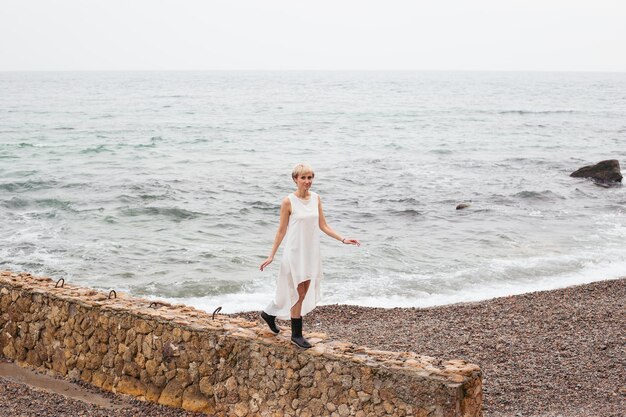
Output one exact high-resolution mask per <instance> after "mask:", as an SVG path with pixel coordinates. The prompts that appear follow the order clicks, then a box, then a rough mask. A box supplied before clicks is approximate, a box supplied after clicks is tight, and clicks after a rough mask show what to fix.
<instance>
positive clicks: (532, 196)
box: [513, 190, 565, 201]
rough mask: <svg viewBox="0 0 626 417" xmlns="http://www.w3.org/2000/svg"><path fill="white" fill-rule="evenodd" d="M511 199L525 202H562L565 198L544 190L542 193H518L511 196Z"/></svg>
mask: <svg viewBox="0 0 626 417" xmlns="http://www.w3.org/2000/svg"><path fill="white" fill-rule="evenodd" d="M513 197H517V198H523V199H527V200H540V201H549V200H555V199H559V200H564V199H565V197H563V196H562V195H559V194H557V193H555V192H554V191H550V190H544V191H520V192H518V193H515V194H513Z"/></svg>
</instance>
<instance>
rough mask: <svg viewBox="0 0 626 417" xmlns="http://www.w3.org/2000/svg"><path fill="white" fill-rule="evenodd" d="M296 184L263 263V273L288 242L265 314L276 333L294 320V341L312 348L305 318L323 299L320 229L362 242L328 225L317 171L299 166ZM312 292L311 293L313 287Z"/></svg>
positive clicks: (295, 171)
mask: <svg viewBox="0 0 626 417" xmlns="http://www.w3.org/2000/svg"><path fill="white" fill-rule="evenodd" d="M291 177H292V178H293V181H294V182H295V183H296V187H297V189H296V191H295V192H294V193H292V194H289V195H288V196H287V197H285V198H284V199H283V201H282V203H281V205H280V224H279V226H278V231H277V232H276V237H275V238H274V246H272V251H271V254H270V256H268V258H267V259H266V260H265V261H263V263H262V264H261V271H263V270H264V269H265V267H267V266H268V265H269V264H271V263H272V261H273V260H274V255H276V251H277V250H278V247H279V246H280V244H281V242H282V241H283V238H284V237H285V236H287V243H286V246H285V250H284V252H283V259H282V262H281V264H280V271H279V272H278V279H277V285H276V297H275V299H274V301H272V302H271V303H270V305H269V306H267V308H266V309H265V310H264V311H263V312H261V318H262V319H263V320H265V322H266V323H267V325H268V326H269V328H270V330H271V331H272V332H274V333H276V334H278V333H279V332H280V329H279V328H278V326H277V325H276V318H279V319H283V320H287V318H291V341H292V342H293V343H294V344H295V345H297V346H299V347H301V348H303V349H308V348H310V347H311V344H310V343H309V342H308V341H307V340H306V339H305V338H304V337H303V336H302V315H303V314H306V313H308V312H310V311H311V310H313V309H314V308H315V305H316V304H317V302H318V301H319V299H320V286H319V282H320V279H321V278H322V262H321V258H320V238H319V230H322V231H323V232H324V233H326V234H327V235H328V236H330V237H332V238H334V239H337V240H338V241H340V242H341V243H343V244H346V245H357V246H360V245H361V243H360V242H359V241H358V240H356V239H347V238H343V237H341V235H340V234H339V233H337V232H335V231H334V230H333V229H332V228H331V227H330V226H329V225H328V223H326V219H325V218H324V212H323V211H322V200H321V199H320V198H319V196H318V195H317V194H316V193H314V192H312V191H311V190H310V189H311V185H312V184H313V178H314V177H315V174H314V173H313V168H311V167H310V166H309V165H308V164H298V165H296V166H295V167H294V169H293V172H292V173H291ZM310 287H313V288H312V291H309V288H310Z"/></svg>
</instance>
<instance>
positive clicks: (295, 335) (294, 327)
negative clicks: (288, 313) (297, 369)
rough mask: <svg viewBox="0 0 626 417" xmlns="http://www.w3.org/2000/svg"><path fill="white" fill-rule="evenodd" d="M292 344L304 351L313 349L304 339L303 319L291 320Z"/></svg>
mask: <svg viewBox="0 0 626 417" xmlns="http://www.w3.org/2000/svg"><path fill="white" fill-rule="evenodd" d="M291 342H292V343H293V344H294V345H296V346H298V347H301V348H302V349H308V348H310V347H312V346H311V344H310V343H309V342H308V340H306V339H305V338H304V337H302V317H300V318H299V319H294V318H292V319H291Z"/></svg>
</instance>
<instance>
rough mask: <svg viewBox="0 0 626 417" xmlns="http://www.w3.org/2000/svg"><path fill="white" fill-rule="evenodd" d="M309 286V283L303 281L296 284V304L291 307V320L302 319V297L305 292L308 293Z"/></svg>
mask: <svg viewBox="0 0 626 417" xmlns="http://www.w3.org/2000/svg"><path fill="white" fill-rule="evenodd" d="M310 285H311V281H310V280H309V281H304V282H301V283H300V284H298V288H297V290H298V302H297V303H295V304H294V305H293V307H291V318H292V319H299V318H300V317H302V302H303V301H304V297H305V296H306V293H307V291H309V286H310Z"/></svg>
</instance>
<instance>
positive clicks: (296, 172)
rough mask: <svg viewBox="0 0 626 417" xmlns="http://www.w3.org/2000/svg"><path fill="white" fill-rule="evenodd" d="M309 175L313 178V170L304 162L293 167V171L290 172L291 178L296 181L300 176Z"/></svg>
mask: <svg viewBox="0 0 626 417" xmlns="http://www.w3.org/2000/svg"><path fill="white" fill-rule="evenodd" d="M309 172H310V173H311V175H313V177H315V172H313V168H312V167H311V165H309V164H307V163H306V162H302V163H299V164H298V165H296V166H295V167H293V171H291V178H293V179H296V178H298V177H299V176H300V175H302V174H306V173H309Z"/></svg>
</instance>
